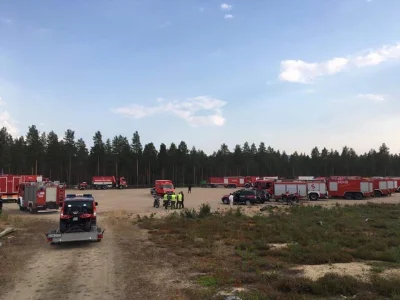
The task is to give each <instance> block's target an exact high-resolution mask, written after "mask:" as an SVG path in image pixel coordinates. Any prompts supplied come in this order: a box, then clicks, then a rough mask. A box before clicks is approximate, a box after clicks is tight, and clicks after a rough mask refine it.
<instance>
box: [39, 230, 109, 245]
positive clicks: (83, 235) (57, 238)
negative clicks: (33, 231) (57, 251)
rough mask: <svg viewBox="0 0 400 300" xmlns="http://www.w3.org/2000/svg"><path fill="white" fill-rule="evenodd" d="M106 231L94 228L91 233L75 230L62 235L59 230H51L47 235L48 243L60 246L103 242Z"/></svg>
mask: <svg viewBox="0 0 400 300" xmlns="http://www.w3.org/2000/svg"><path fill="white" fill-rule="evenodd" d="M105 231H106V230H105V229H103V230H102V229H101V228H100V227H97V226H92V228H91V230H90V231H83V230H79V229H75V230H69V231H66V232H64V233H61V231H60V229H59V228H58V229H51V230H50V231H49V232H47V233H45V235H46V238H47V242H48V243H50V244H51V245H58V244H62V243H71V242H101V240H102V239H103V235H104V232H105Z"/></svg>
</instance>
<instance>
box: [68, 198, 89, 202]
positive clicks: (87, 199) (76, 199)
mask: <svg viewBox="0 0 400 300" xmlns="http://www.w3.org/2000/svg"><path fill="white" fill-rule="evenodd" d="M71 201H94V198H89V197H74V198H66V199H65V200H64V202H71Z"/></svg>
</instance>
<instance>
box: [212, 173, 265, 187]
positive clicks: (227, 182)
mask: <svg viewBox="0 0 400 300" xmlns="http://www.w3.org/2000/svg"><path fill="white" fill-rule="evenodd" d="M257 179H259V177H256V176H227V177H210V178H209V180H208V182H207V183H205V186H206V187H225V188H237V187H245V188H250V187H252V186H253V185H254V183H255V182H256V180H257Z"/></svg>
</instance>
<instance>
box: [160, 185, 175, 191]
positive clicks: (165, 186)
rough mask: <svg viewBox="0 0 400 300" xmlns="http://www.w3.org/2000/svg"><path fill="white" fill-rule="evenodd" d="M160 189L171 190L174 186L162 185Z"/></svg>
mask: <svg viewBox="0 0 400 300" xmlns="http://www.w3.org/2000/svg"><path fill="white" fill-rule="evenodd" d="M162 188H163V189H171V190H172V189H174V186H173V185H172V184H163V185H162Z"/></svg>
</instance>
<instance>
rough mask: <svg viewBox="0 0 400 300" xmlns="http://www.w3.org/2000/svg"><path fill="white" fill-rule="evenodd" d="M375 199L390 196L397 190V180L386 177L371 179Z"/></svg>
mask: <svg viewBox="0 0 400 300" xmlns="http://www.w3.org/2000/svg"><path fill="white" fill-rule="evenodd" d="M372 181H373V183H374V194H375V197H382V196H390V195H391V194H392V193H395V192H396V190H397V180H395V179H393V178H387V177H372Z"/></svg>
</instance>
